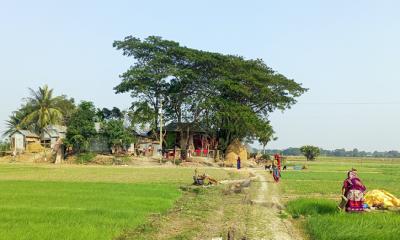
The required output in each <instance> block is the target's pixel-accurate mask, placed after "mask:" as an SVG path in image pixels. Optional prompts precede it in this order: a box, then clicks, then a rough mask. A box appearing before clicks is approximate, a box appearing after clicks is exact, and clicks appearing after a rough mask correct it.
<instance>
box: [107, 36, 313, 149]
mask: <svg viewBox="0 0 400 240" xmlns="http://www.w3.org/2000/svg"><path fill="white" fill-rule="evenodd" d="M114 47H116V48H117V49H118V50H122V51H123V54H124V55H126V56H129V57H133V58H134V59H135V63H134V64H133V65H132V66H131V67H130V68H129V69H128V70H127V71H126V72H125V73H123V74H122V75H121V79H122V82H121V83H120V84H119V85H118V86H116V87H115V90H116V93H123V92H130V93H131V95H132V97H133V102H132V108H131V109H132V115H133V116H136V118H134V119H137V120H140V121H147V122H148V123H149V124H150V125H151V126H152V127H153V128H155V127H157V126H158V121H157V116H158V112H159V103H160V101H163V102H164V109H165V117H166V120H167V121H170V122H176V123H178V124H180V123H186V125H185V126H189V125H188V124H187V123H189V124H197V125H201V126H203V127H204V129H206V130H207V132H208V134H210V135H211V136H214V137H216V138H218V139H219V141H220V143H221V144H220V148H221V149H223V150H224V149H225V148H226V147H227V146H228V144H229V143H231V142H232V141H233V140H234V139H240V140H244V139H252V140H261V141H262V142H268V141H269V140H270V139H268V138H272V135H273V134H271V133H272V128H271V125H270V122H269V119H268V116H269V114H270V113H271V112H273V111H274V110H285V109H287V108H290V107H291V106H292V105H293V104H295V103H296V98H297V97H299V96H300V95H302V94H303V93H304V92H305V91H306V90H307V89H305V88H303V87H302V86H301V84H298V83H296V82H295V81H293V80H291V79H288V78H287V77H285V76H284V75H282V74H279V73H277V72H275V71H274V70H272V69H271V68H269V67H268V66H267V65H266V64H265V63H264V62H263V61H262V60H261V59H255V60H253V59H250V60H247V59H244V58H243V57H240V56H234V55H224V54H220V53H212V52H206V51H201V50H196V49H191V48H187V47H184V46H181V45H180V44H179V43H177V42H174V41H169V40H164V39H162V38H161V37H155V36H150V37H148V38H146V39H144V40H140V39H138V38H135V37H132V36H129V37H126V38H125V39H124V40H122V41H115V42H114ZM139 116H140V117H139Z"/></svg>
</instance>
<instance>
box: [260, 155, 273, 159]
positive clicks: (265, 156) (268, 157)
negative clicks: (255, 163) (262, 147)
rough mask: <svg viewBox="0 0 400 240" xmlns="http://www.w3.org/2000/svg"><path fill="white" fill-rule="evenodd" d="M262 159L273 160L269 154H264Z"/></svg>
mask: <svg viewBox="0 0 400 240" xmlns="http://www.w3.org/2000/svg"><path fill="white" fill-rule="evenodd" d="M261 159H264V160H271V156H270V155H268V154H263V155H261Z"/></svg>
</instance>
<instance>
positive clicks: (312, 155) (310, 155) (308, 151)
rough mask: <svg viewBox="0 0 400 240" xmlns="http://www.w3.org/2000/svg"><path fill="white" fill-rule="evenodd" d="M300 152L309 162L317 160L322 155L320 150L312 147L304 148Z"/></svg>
mask: <svg viewBox="0 0 400 240" xmlns="http://www.w3.org/2000/svg"><path fill="white" fill-rule="evenodd" d="M300 151H301V153H302V154H303V155H304V156H305V157H306V159H307V161H312V160H315V159H316V158H317V157H318V156H319V154H320V149H319V148H318V147H315V146H311V145H306V146H302V147H301V148H300Z"/></svg>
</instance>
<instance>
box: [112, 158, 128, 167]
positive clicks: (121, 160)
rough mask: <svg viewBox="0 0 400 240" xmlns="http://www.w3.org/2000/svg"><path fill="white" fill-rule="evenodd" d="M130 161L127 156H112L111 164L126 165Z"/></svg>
mask: <svg viewBox="0 0 400 240" xmlns="http://www.w3.org/2000/svg"><path fill="white" fill-rule="evenodd" d="M130 161H131V158H130V157H129V156H121V157H114V158H113V164H114V165H126V164H128V163H129V162H130Z"/></svg>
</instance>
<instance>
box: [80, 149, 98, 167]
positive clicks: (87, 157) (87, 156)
mask: <svg viewBox="0 0 400 240" xmlns="http://www.w3.org/2000/svg"><path fill="white" fill-rule="evenodd" d="M95 157H96V153H92V152H87V153H80V154H78V155H77V157H76V162H77V163H80V164H87V163H89V162H91V161H93V159H94V158H95Z"/></svg>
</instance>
